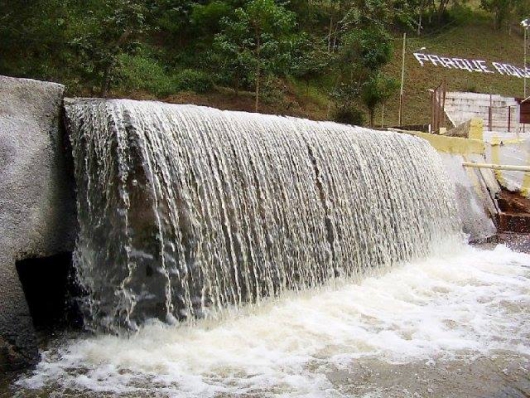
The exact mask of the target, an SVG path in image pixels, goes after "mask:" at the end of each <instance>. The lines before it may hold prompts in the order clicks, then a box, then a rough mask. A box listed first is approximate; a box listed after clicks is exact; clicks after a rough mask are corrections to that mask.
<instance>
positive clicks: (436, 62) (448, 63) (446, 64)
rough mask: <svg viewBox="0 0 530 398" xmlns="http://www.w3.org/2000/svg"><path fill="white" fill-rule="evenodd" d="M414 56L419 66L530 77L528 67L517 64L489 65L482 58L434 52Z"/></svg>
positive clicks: (499, 63) (497, 63) (496, 63)
mask: <svg viewBox="0 0 530 398" xmlns="http://www.w3.org/2000/svg"><path fill="white" fill-rule="evenodd" d="M414 57H415V58H416V60H417V61H418V62H419V63H420V65H421V66H425V64H427V65H433V66H441V67H443V68H447V69H461V70H465V71H468V72H477V73H499V74H501V75H505V76H513V77H518V78H524V77H526V78H530V67H527V68H526V69H525V68H519V67H517V66H514V65H511V64H506V63H502V62H491V66H489V65H488V63H487V62H486V61H484V60H482V59H464V58H450V57H440V56H438V55H436V54H424V53H414Z"/></svg>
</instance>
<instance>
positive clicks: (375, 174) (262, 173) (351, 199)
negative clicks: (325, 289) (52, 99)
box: [66, 100, 459, 331]
mask: <svg viewBox="0 0 530 398" xmlns="http://www.w3.org/2000/svg"><path fill="white" fill-rule="evenodd" d="M66 118H67V126H68V129H69V135H70V139H71V143H72V149H73V155H74V162H75V176H76V183H77V192H78V196H77V197H78V217H79V228H80V231H79V238H78V242H77V247H76V253H75V261H76V266H77V267H78V273H79V279H80V283H81V284H82V286H83V287H84V288H85V290H86V291H87V293H88V296H87V298H86V303H85V312H86V314H87V315H89V317H90V319H91V323H92V325H97V327H101V328H104V329H107V330H109V329H110V330H114V331H116V330H119V329H121V328H126V329H135V328H136V327H137V326H138V325H139V324H141V323H142V322H143V321H145V320H146V319H147V318H151V317H155V318H159V319H162V320H165V321H168V322H172V321H180V320H186V319H193V318H196V317H205V316H208V315H209V314H211V313H212V312H215V311H218V310H219V309H223V308H226V307H228V306H235V307H238V306H240V305H241V304H243V303H245V302H254V303H255V302H259V301H260V300H262V299H263V298H265V297H271V296H276V295H278V294H281V292H283V291H285V290H287V289H289V290H300V289H306V288H310V287H314V286H318V285H320V284H322V283H323V282H325V281H326V280H329V279H331V278H336V277H339V278H350V277H356V276H359V275H362V274H363V273H364V272H366V271H367V270H373V269H378V268H381V267H385V266H390V265H392V264H395V263H398V262H401V261H407V260H411V259H413V258H416V257H421V256H426V255H428V254H429V252H430V250H431V249H432V248H433V245H435V244H436V243H437V242H438V241H440V240H443V239H445V238H446V237H448V236H454V235H455V234H457V233H458V231H459V223H458V221H457V217H456V210H455V206H454V197H453V195H454V193H453V187H452V186H450V184H449V182H448V181H447V179H446V177H445V174H444V172H443V166H442V164H441V161H440V159H439V157H438V155H437V153H436V152H435V151H434V149H432V148H431V147H430V145H429V144H428V143H427V142H426V141H424V140H421V139H419V138H416V137H412V136H408V135H404V134H397V133H391V132H381V131H373V130H368V129H363V128H358V127H351V126H345V125H339V124H335V123H331V122H313V121H308V120H302V119H295V118H288V117H278V116H268V115H259V114H249V113H243V112H228V111H219V110H216V109H211V108H206V107H198V106H191V105H169V104H162V103H156V102H136V101H130V100H70V101H69V102H68V103H67V104H66Z"/></svg>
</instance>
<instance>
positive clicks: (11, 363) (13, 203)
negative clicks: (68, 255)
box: [0, 76, 76, 370]
mask: <svg viewBox="0 0 530 398" xmlns="http://www.w3.org/2000/svg"><path fill="white" fill-rule="evenodd" d="M63 92H64V86H62V85H59V84H55V83H48V82H40V81H35V80H28V79H15V78H11V77H5V76H0V370H8V369H10V368H14V367H18V366H24V365H27V364H29V363H32V362H34V361H35V360H36V359H37V355H38V351H37V345H36V338H35V332H34V327H33V324H32V319H31V316H30V314H29V308H28V305H27V302H26V299H25V295H24V291H23V286H22V284H21V282H20V279H19V275H18V273H17V267H16V264H17V262H18V261H20V260H23V259H28V258H39V257H45V256H50V255H53V254H55V253H59V252H65V251H72V250H73V247H74V242H75V232H76V215H75V195H74V189H73V182H72V178H71V175H70V172H69V170H71V167H70V165H69V162H68V159H67V155H66V153H67V151H66V150H65V142H66V140H65V139H64V131H63V129H62V122H61V112H62V101H63ZM43 283H44V281H43Z"/></svg>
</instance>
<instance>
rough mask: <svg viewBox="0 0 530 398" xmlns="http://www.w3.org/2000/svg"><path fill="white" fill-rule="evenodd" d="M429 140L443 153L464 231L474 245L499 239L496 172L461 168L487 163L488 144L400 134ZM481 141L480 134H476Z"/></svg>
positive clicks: (480, 141) (478, 140)
mask: <svg viewBox="0 0 530 398" xmlns="http://www.w3.org/2000/svg"><path fill="white" fill-rule="evenodd" d="M400 132H402V133H406V134H412V135H415V136H418V137H421V138H424V139H426V140H427V141H429V142H430V144H431V145H432V146H433V147H434V148H435V149H436V150H437V151H438V153H440V156H441V158H442V161H443V163H444V165H445V169H446V172H447V174H448V176H449V178H450V179H451V180H452V182H453V184H454V186H455V195H456V202H457V207H458V213H459V215H460V218H461V220H462V225H463V231H464V233H466V234H467V235H468V236H469V240H470V241H472V242H481V241H485V240H487V239H489V238H491V237H493V236H495V235H496V233H497V229H496V227H495V224H494V223H493V221H492V219H493V218H494V217H495V214H496V213H497V209H496V207H495V206H496V205H495V202H494V200H493V199H492V198H494V197H495V196H496V195H497V193H498V192H499V191H500V186H499V184H498V182H497V180H496V179H495V174H494V172H493V170H489V169H474V168H467V167H463V166H462V162H464V161H465V162H476V163H483V162H485V155H484V154H485V148H486V146H485V144H484V142H483V141H482V140H481V139H468V138H460V137H447V136H442V135H435V134H427V133H422V132H417V131H405V130H400ZM473 136H477V137H480V136H481V134H478V133H477V132H474V133H473Z"/></svg>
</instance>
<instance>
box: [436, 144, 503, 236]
mask: <svg viewBox="0 0 530 398" xmlns="http://www.w3.org/2000/svg"><path fill="white" fill-rule="evenodd" d="M440 156H441V158H442V161H443V163H444V165H445V169H446V171H447V173H448V175H449V178H451V180H452V181H453V183H454V186H455V193H456V201H457V208H458V213H459V215H460V218H461V220H462V226H463V231H464V233H466V234H467V235H468V236H469V240H470V241H471V242H481V241H485V240H487V239H489V238H492V237H494V236H495V235H496V233H497V228H496V227H495V224H494V223H493V221H492V218H493V217H494V216H495V214H496V209H495V203H494V200H493V199H492V198H494V197H495V195H496V193H497V192H499V191H500V187H499V186H498V184H497V182H496V180H495V178H494V176H493V173H492V171H491V170H485V169H471V168H464V167H463V166H462V162H464V161H476V162H478V161H480V160H483V157H482V156H481V155H468V156H465V157H464V156H462V155H452V154H448V153H440Z"/></svg>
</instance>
